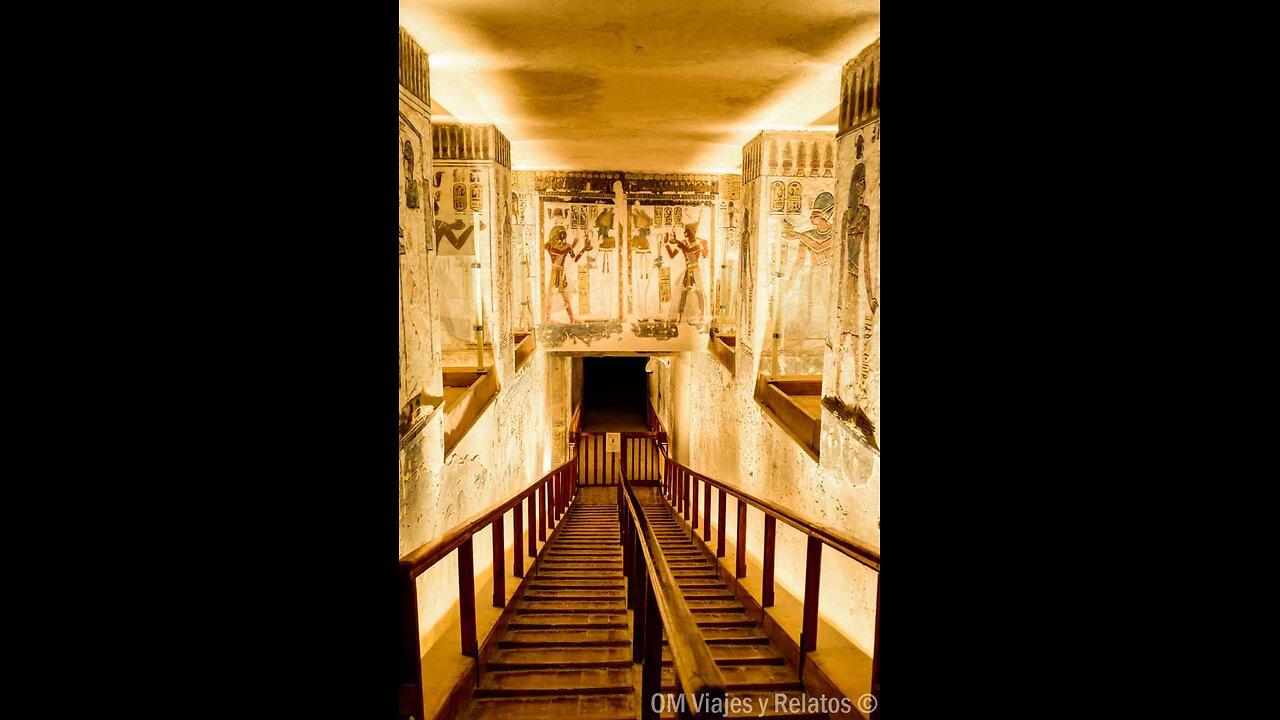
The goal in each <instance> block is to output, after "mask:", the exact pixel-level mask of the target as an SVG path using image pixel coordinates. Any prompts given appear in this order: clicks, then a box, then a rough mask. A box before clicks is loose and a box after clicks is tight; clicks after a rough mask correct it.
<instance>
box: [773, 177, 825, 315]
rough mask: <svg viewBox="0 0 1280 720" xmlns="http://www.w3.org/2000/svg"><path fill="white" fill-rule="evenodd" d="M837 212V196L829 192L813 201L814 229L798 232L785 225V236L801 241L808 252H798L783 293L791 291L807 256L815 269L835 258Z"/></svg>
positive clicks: (822, 193)
mask: <svg viewBox="0 0 1280 720" xmlns="http://www.w3.org/2000/svg"><path fill="white" fill-rule="evenodd" d="M835 212H836V196H835V195H833V194H831V193H829V192H821V193H818V197H816V198H814V199H813V205H812V206H811V207H810V214H809V222H811V223H813V228H811V229H809V230H805V231H804V232H796V231H795V230H793V229H791V226H790V224H784V226H783V234H784V235H786V237H787V238H788V239H791V240H799V241H800V248H803V249H804V250H807V251H808V252H796V262H795V264H794V265H792V266H791V277H790V278H788V279H787V284H786V287H784V288H783V293H786V292H788V291H790V289H791V285H792V284H793V283H794V282H795V281H796V277H797V276H798V275H799V274H800V266H801V265H803V264H804V259H805V256H806V255H807V256H808V257H809V262H810V264H811V265H812V266H813V267H821V266H823V265H826V264H828V263H830V262H831V260H832V258H834V257H835V255H836V238H835V233H833V232H832V230H833V227H832V225H831V219H832V216H834V215H835Z"/></svg>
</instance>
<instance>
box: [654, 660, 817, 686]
mask: <svg viewBox="0 0 1280 720" xmlns="http://www.w3.org/2000/svg"><path fill="white" fill-rule="evenodd" d="M719 670H720V674H721V675H723V676H724V682H725V686H726V687H727V688H728V689H729V690H731V691H732V690H735V689H737V690H799V689H801V688H803V687H804V685H802V684H801V683H800V678H799V676H798V675H796V671H795V670H793V669H792V668H791V666H790V665H726V666H724V667H720V668H719ZM675 686H676V682H675V669H674V668H673V667H671V666H670V665H668V666H665V667H663V668H662V689H663V690H665V691H667V692H671V691H673V690H675Z"/></svg>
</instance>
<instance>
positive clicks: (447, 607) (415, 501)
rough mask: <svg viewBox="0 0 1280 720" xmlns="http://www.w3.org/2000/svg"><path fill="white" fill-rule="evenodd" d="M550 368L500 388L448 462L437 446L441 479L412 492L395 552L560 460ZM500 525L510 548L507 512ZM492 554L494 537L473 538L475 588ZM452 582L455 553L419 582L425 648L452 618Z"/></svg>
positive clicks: (486, 576) (535, 365) (534, 368)
mask: <svg viewBox="0 0 1280 720" xmlns="http://www.w3.org/2000/svg"><path fill="white" fill-rule="evenodd" d="M553 365H558V362H557V360H556V359H553V358H549V357H548V356H547V355H546V354H544V353H536V354H535V355H534V357H533V359H532V360H530V362H529V364H527V365H526V366H525V367H523V368H522V369H521V370H520V372H519V373H518V374H516V375H515V377H514V378H512V379H510V380H508V381H504V383H503V387H502V390H501V392H499V394H498V396H497V397H496V398H495V400H494V403H493V404H492V405H490V406H489V408H488V409H487V410H485V412H484V414H483V415H481V416H480V419H479V420H477V421H476V424H475V425H473V426H472V427H471V429H470V430H469V431H468V432H467V434H466V436H465V437H463V438H462V440H461V441H460V442H459V443H458V445H457V447H455V448H454V449H453V451H452V452H450V453H449V455H448V456H447V457H444V456H443V444H441V445H440V446H439V452H440V455H439V456H438V457H439V458H440V460H439V462H440V465H439V466H438V467H439V468H440V474H439V480H438V481H437V482H435V483H420V484H417V485H415V486H414V487H413V488H412V489H411V493H410V494H409V495H408V496H407V497H406V498H405V501H404V502H405V505H406V506H407V512H408V514H409V515H410V516H411V518H412V519H413V522H412V523H410V524H409V525H408V527H404V526H402V528H401V548H400V550H401V553H404V552H408V551H409V550H411V549H413V548H416V547H418V546H419V545H421V544H423V543H425V542H428V541H430V540H432V539H434V538H437V537H439V536H441V535H442V534H444V533H445V532H446V531H448V530H449V529H450V528H453V527H454V526H456V525H458V524H460V523H462V522H463V521H465V520H467V519H468V518H470V517H472V516H474V515H476V514H477V513H480V512H482V511H483V510H485V509H486V508H489V507H491V506H492V505H494V504H496V503H498V502H500V501H502V500H504V499H506V498H509V497H511V496H512V495H514V494H515V493H516V492H517V491H519V490H520V488H523V487H526V486H528V485H529V484H530V483H532V482H534V481H535V480H538V479H539V478H541V477H543V476H544V475H545V474H546V473H547V472H548V471H550V470H551V469H552V467H554V465H553V463H555V462H557V461H558V460H559V459H560V457H562V456H563V451H561V453H560V455H559V456H557V454H556V452H555V449H554V448H553V434H552V428H553V426H555V425H556V424H557V422H558V423H559V424H561V425H563V423H565V422H566V421H565V420H564V419H563V418H558V419H556V418H555V414H554V412H553V404H552V402H551V398H550V397H549V394H548V391H547V388H548V380H549V373H550V372H552V371H553V369H554V368H553ZM559 369H560V370H561V372H563V368H559ZM432 459H435V458H434V457H433V458H432ZM504 525H505V527H504V531H505V537H504V544H505V547H506V548H507V549H511V547H512V542H513V537H512V535H513V526H512V523H511V517H510V513H508V514H507V516H506V520H505V521H504ZM492 547H493V545H492V533H490V532H488V531H484V532H481V533H478V534H477V535H475V538H474V540H473V552H474V556H473V557H474V563H475V566H474V567H475V573H476V581H475V582H476V587H480V586H481V585H483V584H485V583H486V582H488V581H489V580H490V579H491V573H492V567H493V555H492ZM507 572H508V573H510V572H511V568H510V567H508V568H507ZM457 578H458V564H457V553H451V554H450V555H449V556H448V557H446V558H445V559H444V560H441V561H440V562H439V563H437V564H436V565H435V567H433V568H432V569H431V570H429V571H427V572H426V573H424V574H423V575H422V576H421V577H420V578H419V579H418V623H419V628H420V629H421V633H422V635H421V641H422V647H423V648H427V647H430V645H431V643H433V642H435V641H436V640H437V639H438V638H440V637H441V635H442V634H443V633H444V632H445V630H446V628H447V627H448V625H449V623H450V622H451V621H453V620H454V619H455V618H456V617H457V608H456V606H457V602H458V581H457ZM512 582H514V581H512ZM455 641H456V639H455Z"/></svg>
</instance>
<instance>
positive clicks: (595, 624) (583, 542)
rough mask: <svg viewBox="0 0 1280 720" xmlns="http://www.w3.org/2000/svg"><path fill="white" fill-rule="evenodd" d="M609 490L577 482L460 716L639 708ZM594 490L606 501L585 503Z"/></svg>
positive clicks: (621, 713) (629, 718)
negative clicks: (574, 498)
mask: <svg viewBox="0 0 1280 720" xmlns="http://www.w3.org/2000/svg"><path fill="white" fill-rule="evenodd" d="M590 490H595V491H596V492H594V493H593V492H590ZM612 496H613V491H612V489H609V490H604V489H603V488H591V489H586V488H584V489H583V491H582V492H581V493H580V494H579V499H578V501H576V502H574V503H573V505H572V506H571V507H570V510H569V512H568V514H567V515H566V516H565V519H564V520H563V521H562V524H561V525H560V526H559V527H558V528H557V531H556V535H555V537H554V539H552V540H551V541H550V542H549V543H548V545H547V547H546V548H545V549H544V550H543V552H542V556H541V559H540V560H539V563H538V568H537V572H536V574H535V575H533V576H532V577H531V578H529V581H528V583H529V584H528V588H527V590H526V591H525V593H524V598H523V600H521V602H520V604H519V605H518V606H517V607H516V609H515V614H514V616H513V617H512V619H511V622H510V623H509V624H508V625H507V629H506V632H505V633H503V634H502V635H501V637H500V639H499V641H498V647H497V650H495V651H494V652H493V654H492V655H490V657H489V662H488V666H487V670H486V671H485V672H484V673H482V680H481V682H480V685H479V687H477V688H476V691H475V700H474V701H473V702H472V704H471V707H470V709H469V711H468V712H467V714H466V717H467V718H474V719H475V720H482V719H484V720H487V719H488V718H494V719H495V720H498V719H501V718H512V717H522V718H551V717H580V718H621V719H624V720H634V718H635V717H636V716H637V714H638V707H637V703H636V699H635V698H636V693H635V690H634V689H633V685H634V682H633V675H632V665H631V640H630V637H631V633H630V631H629V630H628V624H627V604H626V594H625V582H624V580H623V577H622V548H621V546H620V545H619V544H618V509H617V507H616V505H614V504H613V503H612V502H611V499H612ZM596 498H599V499H601V500H602V501H603V502H606V503H608V504H588V503H590V502H591V501H592V499H596Z"/></svg>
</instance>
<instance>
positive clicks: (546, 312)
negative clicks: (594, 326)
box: [542, 225, 591, 323]
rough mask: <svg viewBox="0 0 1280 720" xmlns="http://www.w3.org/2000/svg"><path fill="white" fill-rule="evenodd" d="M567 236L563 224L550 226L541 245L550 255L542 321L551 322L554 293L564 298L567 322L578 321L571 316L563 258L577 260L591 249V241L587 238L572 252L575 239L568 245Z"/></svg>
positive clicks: (571, 308) (574, 246)
mask: <svg viewBox="0 0 1280 720" xmlns="http://www.w3.org/2000/svg"><path fill="white" fill-rule="evenodd" d="M568 237H569V233H568V232H566V231H565V229H564V226H563V225H556V226H555V227H553V228H551V234H550V235H548V236H547V242H546V243H545V244H544V245H543V246H542V247H544V248H546V250H547V254H549V255H550V256H551V282H550V283H549V286H548V287H547V299H546V301H544V302H543V303H542V321H543V322H551V298H552V296H553V295H556V294H558V295H560V297H561V298H562V299H563V300H564V309H565V312H567V313H569V322H572V323H576V322H578V321H577V319H575V318H574V317H573V305H572V304H571V303H570V302H569V279H568V278H567V277H566V276H565V272H564V261H565V258H568V257H572V258H573V261H574V262H578V258H580V257H582V253H584V252H586V251H588V250H590V249H591V241H590V240H588V241H587V244H586V245H585V246H583V248H582V249H581V250H578V251H577V252H574V249H575V248H576V247H577V241H575V242H574V244H573V245H570V244H569V241H568Z"/></svg>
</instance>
